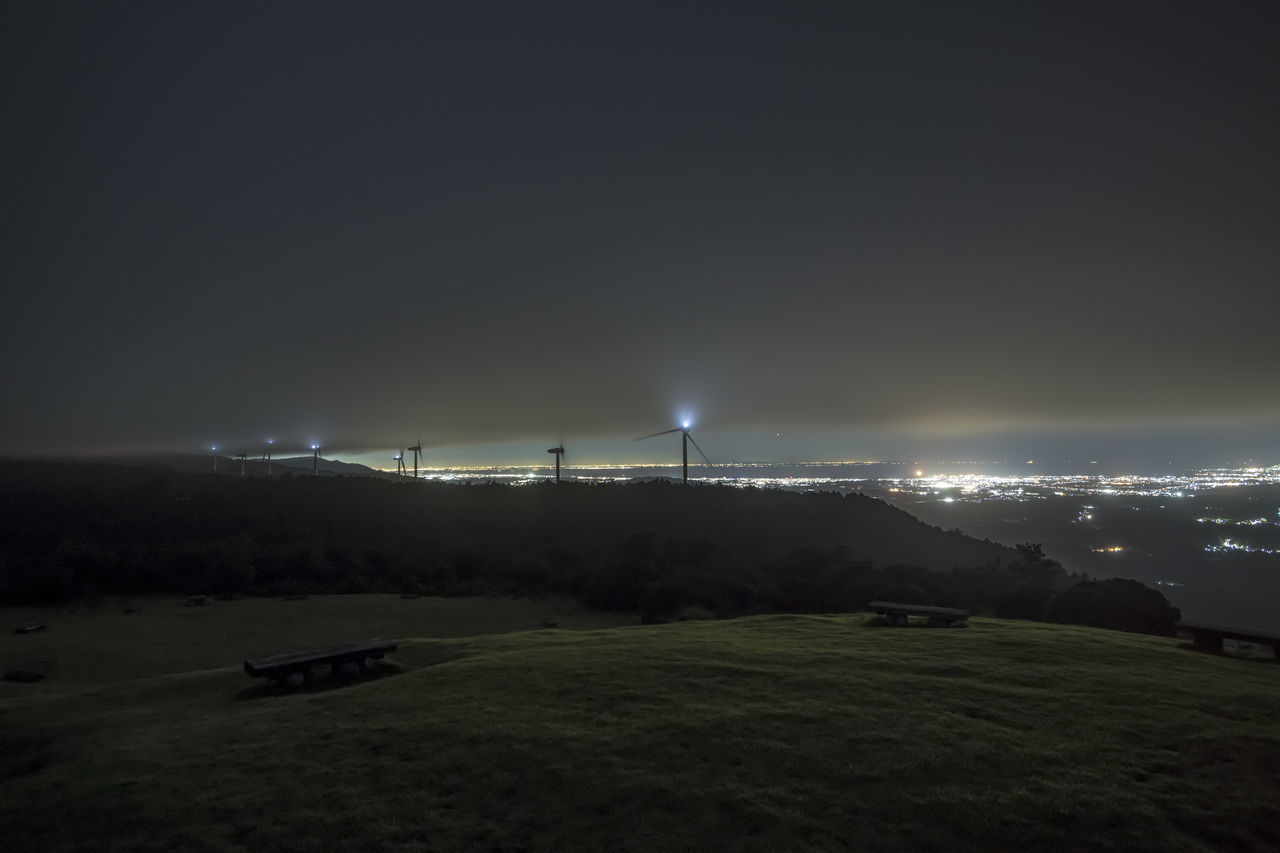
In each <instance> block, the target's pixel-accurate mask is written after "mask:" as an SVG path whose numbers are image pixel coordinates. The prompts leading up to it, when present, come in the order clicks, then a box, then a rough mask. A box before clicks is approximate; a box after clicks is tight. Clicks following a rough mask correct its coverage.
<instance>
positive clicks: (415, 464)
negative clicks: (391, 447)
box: [401, 436, 422, 482]
mask: <svg viewBox="0 0 1280 853" xmlns="http://www.w3.org/2000/svg"><path fill="white" fill-rule="evenodd" d="M409 449H410V450H412V451H413V479H414V481H415V482H416V481H417V479H418V454H419V453H421V452H422V436H418V443H417V444H415V445H414V446H413V447H410V448H409ZM401 452H403V451H401Z"/></svg>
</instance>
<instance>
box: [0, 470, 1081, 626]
mask: <svg viewBox="0 0 1280 853" xmlns="http://www.w3.org/2000/svg"><path fill="white" fill-rule="evenodd" d="M0 474H2V475H3V486H0V559H2V560H3V561H4V562H3V576H2V577H0V595H2V596H3V597H4V598H5V599H8V600H10V601H37V600H51V599H59V598H67V597H73V596H77V595H85V594H104V593H134V592H149V591H166V592H188V593H196V592H206V593H215V594H224V595H231V594H242V593H264V594H279V593H284V592H326V591H329V592H332V591H347V592H357V591H372V590H381V591H400V592H415V593H416V592H426V593H437V594H476V593H484V594H492V593H504V594H536V593H544V592H561V593H570V594H573V595H577V596H579V597H581V598H583V599H584V600H585V601H587V602H588V603H590V604H592V605H593V606H596V607H600V608H612V609H639V610H641V611H642V612H643V613H644V614H645V615H646V616H649V617H652V618H664V617H666V616H670V615H675V614H678V613H679V612H681V611H682V609H683V608H685V607H688V606H694V605H697V606H701V607H705V608H707V609H709V610H712V611H714V612H717V613H724V614H730V613H744V612H757V611H769V610H791V611H807V612H823V611H825V612H832V611H840V610H848V609H851V608H854V607H857V606H861V605H862V604H865V602H866V601H868V600H870V598H872V597H886V596H890V595H892V596H893V597H897V598H916V599H921V600H928V601H931V602H934V603H944V604H957V605H960V606H972V607H976V608H986V609H989V610H993V611H994V610H998V609H999V608H1000V606H1001V605H1000V602H1001V601H1002V600H1003V599H1002V596H1006V594H1008V593H1010V592H1012V591H1015V590H1016V591H1018V592H1019V593H1020V594H1021V595H1022V598H1019V599H1018V602H1023V599H1025V600H1026V601H1028V602H1031V603H1030V604H1025V603H1019V604H1018V606H1019V607H1024V608H1032V609H1034V607H1039V606H1042V605H1043V603H1044V602H1046V601H1047V600H1048V596H1049V595H1051V594H1052V592H1053V590H1054V588H1055V586H1056V585H1058V584H1059V581H1060V580H1061V579H1062V573H1061V570H1060V568H1059V567H1057V565H1056V564H1055V563H1052V562H1050V561H1046V560H1043V559H1042V558H1041V557H1038V556H1034V555H1028V554H1023V553H1021V552H1019V551H1018V550H1015V549H1011V548H1007V547H1005V546H1002V545H997V544H995V543H992V542H988V541H978V540H975V539H972V538H970V537H967V536H964V535H962V534H960V533H958V532H947V531H943V530H940V529H938V528H936V527H930V526H928V525H925V524H923V523H921V522H920V521H918V520H917V519H915V518H913V517H911V516H910V515H908V514H907V513H905V512H903V511H902V510H899V509H897V508H895V507H892V506H890V505H888V504H886V503H884V502H882V501H879V500H876V499H874V498H869V497H864V496H861V495H849V496H841V495H838V494H834V493H828V494H796V493H792V492H785V491H772V490H767V491H766V490H758V489H737V488H731V487H727V486H694V487H683V486H680V485H675V484H671V483H667V482H661V481H658V482H649V483H633V484H609V485H587V484H577V483H564V484H560V485H556V484H553V483H545V484H541V485H533V486H523V487H513V486H506V485H496V484H480V485H455V484H443V483H431V482H406V481H401V482H395V481H388V480H382V479H375V478H361V477H311V476H299V475H298V474H294V473H289V472H288V470H286V471H285V473H283V474H281V475H280V476H274V477H272V478H270V479H267V478H260V477H250V478H245V479H241V478H239V477H226V476H221V475H218V476H215V475H213V474H212V473H208V474H200V475H194V474H182V473H179V472H177V471H174V470H167V469H161V468H142V467H128V466H109V465H80V464H66V463H20V462H10V463H0ZM1010 600H1012V599H1010ZM1033 605H1034V607H1033ZM1018 612H1019V613H1020V612H1021V611H1018Z"/></svg>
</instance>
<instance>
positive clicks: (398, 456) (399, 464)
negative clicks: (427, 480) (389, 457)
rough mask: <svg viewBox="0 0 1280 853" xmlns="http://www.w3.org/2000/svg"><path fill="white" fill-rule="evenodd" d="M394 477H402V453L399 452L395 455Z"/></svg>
mask: <svg viewBox="0 0 1280 853" xmlns="http://www.w3.org/2000/svg"><path fill="white" fill-rule="evenodd" d="M396 476H397V477H401V478H403V477H404V451H403V450H401V451H400V452H399V453H397V454H396Z"/></svg>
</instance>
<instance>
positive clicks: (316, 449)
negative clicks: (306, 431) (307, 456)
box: [311, 442, 320, 477]
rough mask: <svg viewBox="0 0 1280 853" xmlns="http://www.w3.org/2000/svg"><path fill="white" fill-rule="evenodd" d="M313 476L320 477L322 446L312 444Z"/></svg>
mask: <svg viewBox="0 0 1280 853" xmlns="http://www.w3.org/2000/svg"><path fill="white" fill-rule="evenodd" d="M311 476H312V477H318V476H320V445H318V444H316V443H315V442H312V443H311Z"/></svg>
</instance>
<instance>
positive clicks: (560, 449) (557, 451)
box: [547, 441, 564, 483]
mask: <svg viewBox="0 0 1280 853" xmlns="http://www.w3.org/2000/svg"><path fill="white" fill-rule="evenodd" d="M547 452H548V453H554V454H555V455H556V482H557V483H558V482H560V457H561V456H564V442H563V441H562V442H560V443H559V444H557V445H556V446H555V447H553V448H551V449H550V450H548V451H547Z"/></svg>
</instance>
